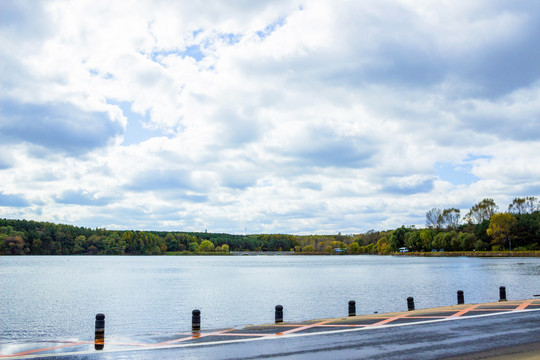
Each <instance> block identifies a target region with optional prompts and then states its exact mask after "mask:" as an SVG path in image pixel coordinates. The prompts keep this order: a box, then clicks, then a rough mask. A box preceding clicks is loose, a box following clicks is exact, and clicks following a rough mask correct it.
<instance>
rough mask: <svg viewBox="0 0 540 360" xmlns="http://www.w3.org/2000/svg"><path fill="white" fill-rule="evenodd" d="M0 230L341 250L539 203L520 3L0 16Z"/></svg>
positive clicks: (538, 35) (533, 49)
mask: <svg viewBox="0 0 540 360" xmlns="http://www.w3.org/2000/svg"><path fill="white" fill-rule="evenodd" d="M0 17H1V18H0V73H1V74H2V75H1V76H0V184H1V185H0V217H3V218H13V219H32V220H39V221H51V222H55V223H67V224H74V225H79V226H87V227H106V228H108V229H141V230H144V229H155V230H186V231H204V230H205V229H208V231H210V232H229V233H244V232H246V231H247V233H277V232H280V233H291V234H310V233H319V234H323V233H337V232H342V233H344V234H350V233H360V232H365V231H368V230H370V229H376V230H385V229H392V228H396V227H398V226H401V225H417V226H424V224H425V213H426V211H428V210H429V209H431V208H433V207H439V208H449V207H456V208H459V209H461V210H462V214H463V215H464V213H466V212H467V211H468V209H470V207H471V206H472V205H473V204H475V203H477V202H479V201H481V200H482V199H484V198H486V197H490V198H493V199H495V201H496V202H497V204H498V205H499V207H500V208H501V209H502V210H505V209H507V207H508V204H509V203H511V201H512V200H513V199H514V198H515V197H517V196H537V197H538V196H539V195H540V165H539V164H540V116H539V115H540V44H539V41H540V40H539V39H540V2H538V1H536V0H531V1H525V0H524V1H515V0H509V1H481V0H479V1H426V0H414V1H412V0H411V1H406V0H403V1H397V0H396V1H384V0H383V1H334V0H329V1H317V0H309V1H307V0H306V1H303V0H302V1H295V0H292V1H288V0H284V1H279V0H276V1H245V0H237V1H191V0H190V1H187V0H186V1H155V0H152V1H98V0H89V1H85V0H81V1H79V0H75V1H21V0H13V1H11V0H1V1H0Z"/></svg>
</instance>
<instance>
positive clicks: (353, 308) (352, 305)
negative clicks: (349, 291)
mask: <svg viewBox="0 0 540 360" xmlns="http://www.w3.org/2000/svg"><path fill="white" fill-rule="evenodd" d="M349 316H356V302H355V301H354V300H351V301H349Z"/></svg>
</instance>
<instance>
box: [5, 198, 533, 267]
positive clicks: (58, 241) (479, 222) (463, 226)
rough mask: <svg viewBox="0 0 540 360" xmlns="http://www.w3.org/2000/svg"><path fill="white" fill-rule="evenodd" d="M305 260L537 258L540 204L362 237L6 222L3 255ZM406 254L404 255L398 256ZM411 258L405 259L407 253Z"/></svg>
mask: <svg viewBox="0 0 540 360" xmlns="http://www.w3.org/2000/svg"><path fill="white" fill-rule="evenodd" d="M231 251H232V252H252V253H268V252H277V253H280V254H285V253H294V254H305V255H319V254H336V255H337V254H373V255H387V254H406V255H417V256H538V253H539V252H540V203H539V202H538V200H537V199H536V198H535V197H525V198H516V199H514V201H513V202H512V204H510V205H509V206H508V210H507V211H504V212H501V211H499V207H498V206H497V205H496V204H495V202H494V201H493V200H492V199H484V200H482V201H481V202H479V203H477V204H475V205H474V206H473V207H472V208H471V209H470V211H469V212H468V213H467V214H466V215H465V216H464V217H463V219H461V214H460V210H459V209H455V208H448V209H442V210H441V209H438V208H433V209H431V210H429V211H428V212H427V213H426V227H425V228H416V227H415V226H405V225H404V226H401V227H399V228H397V229H393V230H385V231H375V230H370V231H367V232H366V233H362V234H352V235H342V234H341V233H338V234H336V235H302V236H300V235H288V234H251V235H234V234H225V233H209V232H206V231H205V232H188V231H168V232H167V231H135V230H124V231H119V230H107V229H100V228H96V229H90V228H85V227H78V226H73V225H64V224H54V223H50V222H39V221H32V220H16V219H0V254H1V255H165V254H168V255H193V254H208V255H209V254H214V255H224V254H229V253H230V252H231ZM400 251H403V252H400ZM405 251H406V252H405Z"/></svg>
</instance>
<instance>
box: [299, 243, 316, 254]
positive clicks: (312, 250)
mask: <svg viewBox="0 0 540 360" xmlns="http://www.w3.org/2000/svg"><path fill="white" fill-rule="evenodd" d="M314 251H315V247H313V245H311V244H309V245H306V246H304V248H303V249H302V252H306V253H311V252H314Z"/></svg>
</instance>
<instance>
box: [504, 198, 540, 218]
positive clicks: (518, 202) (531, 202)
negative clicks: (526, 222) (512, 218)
mask: <svg viewBox="0 0 540 360" xmlns="http://www.w3.org/2000/svg"><path fill="white" fill-rule="evenodd" d="M537 210H540V203H539V202H538V201H537V200H536V198H535V197H534V196H527V197H524V198H515V199H514V201H512V203H511V204H510V205H509V206H508V211H509V212H511V213H514V214H532V213H533V212H535V211H537Z"/></svg>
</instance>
